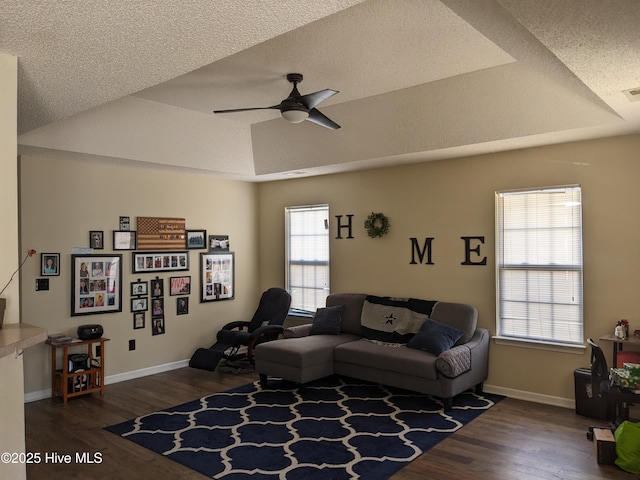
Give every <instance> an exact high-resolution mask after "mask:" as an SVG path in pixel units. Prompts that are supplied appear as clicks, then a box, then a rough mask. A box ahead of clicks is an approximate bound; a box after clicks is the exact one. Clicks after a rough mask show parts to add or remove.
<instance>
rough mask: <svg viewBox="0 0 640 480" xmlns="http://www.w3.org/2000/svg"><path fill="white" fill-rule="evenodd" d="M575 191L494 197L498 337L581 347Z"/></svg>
mask: <svg viewBox="0 0 640 480" xmlns="http://www.w3.org/2000/svg"><path fill="white" fill-rule="evenodd" d="M581 212H582V200H581V190H580V187H578V186H567V187H553V188H544V189H538V190H520V191H505V192H496V262H497V271H496V279H497V331H498V336H499V337H503V338H509V339H517V340H527V341H533V342H539V343H550V344H559V345H578V344H580V345H581V344H582V342H583V323H582V213H581Z"/></svg>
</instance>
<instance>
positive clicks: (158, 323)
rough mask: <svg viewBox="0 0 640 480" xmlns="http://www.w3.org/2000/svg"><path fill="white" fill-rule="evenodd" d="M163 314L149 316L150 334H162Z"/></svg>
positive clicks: (163, 329)
mask: <svg viewBox="0 0 640 480" xmlns="http://www.w3.org/2000/svg"><path fill="white" fill-rule="evenodd" d="M164 333H165V328H164V316H163V315H160V316H157V317H152V318H151V335H164Z"/></svg>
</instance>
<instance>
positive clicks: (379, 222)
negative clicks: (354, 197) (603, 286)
mask: <svg viewBox="0 0 640 480" xmlns="http://www.w3.org/2000/svg"><path fill="white" fill-rule="evenodd" d="M364 228H366V229H367V235H369V236H370V237H371V238H376V237H382V236H384V235H386V234H387V233H389V219H388V218H387V217H386V216H385V215H384V214H383V213H374V212H371V215H369V216H368V217H367V219H366V220H365V222H364Z"/></svg>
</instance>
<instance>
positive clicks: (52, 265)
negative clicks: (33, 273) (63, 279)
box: [40, 253, 60, 276]
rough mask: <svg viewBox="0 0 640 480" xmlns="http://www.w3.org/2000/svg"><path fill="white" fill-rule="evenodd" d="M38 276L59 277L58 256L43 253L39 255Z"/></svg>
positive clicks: (56, 254) (57, 254)
mask: <svg viewBox="0 0 640 480" xmlns="http://www.w3.org/2000/svg"><path fill="white" fill-rule="evenodd" d="M40 275H42V276H54V275H60V254H59V253H43V254H41V255H40Z"/></svg>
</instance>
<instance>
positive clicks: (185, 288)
mask: <svg viewBox="0 0 640 480" xmlns="http://www.w3.org/2000/svg"><path fill="white" fill-rule="evenodd" d="M190 294H191V276H190V275H185V276H183V277H170V278H169V295H170V296H174V295H190Z"/></svg>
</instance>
